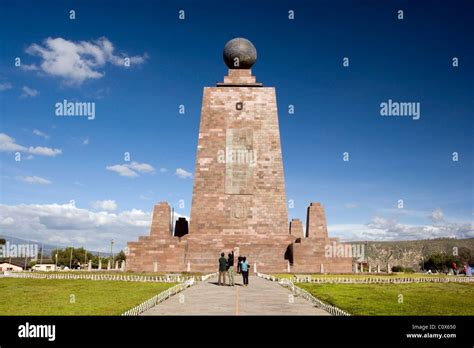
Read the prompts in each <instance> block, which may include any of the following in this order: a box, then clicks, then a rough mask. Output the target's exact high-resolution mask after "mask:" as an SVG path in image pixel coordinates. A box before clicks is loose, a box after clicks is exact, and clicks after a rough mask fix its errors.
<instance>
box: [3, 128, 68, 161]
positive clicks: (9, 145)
mask: <svg viewBox="0 0 474 348" xmlns="http://www.w3.org/2000/svg"><path fill="white" fill-rule="evenodd" d="M16 151H18V152H24V153H29V154H31V155H40V156H49V157H55V156H57V155H60V154H62V153H63V152H62V150H61V149H52V148H50V147H43V146H36V147H33V146H30V147H26V146H23V145H20V144H17V143H16V141H15V139H13V138H12V137H10V136H8V135H7V134H5V133H0V152H16Z"/></svg>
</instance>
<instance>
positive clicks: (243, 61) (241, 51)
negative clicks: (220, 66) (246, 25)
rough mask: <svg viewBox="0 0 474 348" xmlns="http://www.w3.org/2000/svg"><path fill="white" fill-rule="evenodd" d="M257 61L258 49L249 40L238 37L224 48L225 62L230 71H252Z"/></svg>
mask: <svg viewBox="0 0 474 348" xmlns="http://www.w3.org/2000/svg"><path fill="white" fill-rule="evenodd" d="M256 61H257V49H256V48H255V46H254V45H253V43H252V42H250V41H249V40H247V39H244V38H242V37H237V38H235V39H232V40H230V41H229V42H227V43H226V44H225V47H224V62H225V64H226V65H227V67H228V68H229V69H250V68H251V67H252V65H254V64H255V62H256Z"/></svg>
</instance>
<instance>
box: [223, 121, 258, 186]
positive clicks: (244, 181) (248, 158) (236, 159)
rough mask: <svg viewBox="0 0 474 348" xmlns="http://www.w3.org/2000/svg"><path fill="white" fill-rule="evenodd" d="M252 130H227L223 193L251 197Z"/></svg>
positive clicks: (253, 163)
mask: <svg viewBox="0 0 474 348" xmlns="http://www.w3.org/2000/svg"><path fill="white" fill-rule="evenodd" d="M254 166H255V156H254V151H253V130H252V129H251V128H235V129H232V128H230V129H227V132H226V166H225V193H226V194H231V195H251V194H253V191H254V181H253V167H254Z"/></svg>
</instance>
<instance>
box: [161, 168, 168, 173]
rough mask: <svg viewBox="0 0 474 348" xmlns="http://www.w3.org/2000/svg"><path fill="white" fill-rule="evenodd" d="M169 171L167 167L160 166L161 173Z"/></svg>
mask: <svg viewBox="0 0 474 348" xmlns="http://www.w3.org/2000/svg"><path fill="white" fill-rule="evenodd" d="M167 171H168V169H166V168H160V173H166V172H167Z"/></svg>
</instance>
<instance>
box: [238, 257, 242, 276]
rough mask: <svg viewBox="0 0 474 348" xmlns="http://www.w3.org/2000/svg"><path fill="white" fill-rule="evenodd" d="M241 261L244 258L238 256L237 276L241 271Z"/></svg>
mask: <svg viewBox="0 0 474 348" xmlns="http://www.w3.org/2000/svg"><path fill="white" fill-rule="evenodd" d="M243 259H244V258H243V257H242V256H239V257H238V258H237V273H238V274H240V273H241V272H242V270H241V269H240V264H241V263H242V260H243Z"/></svg>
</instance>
